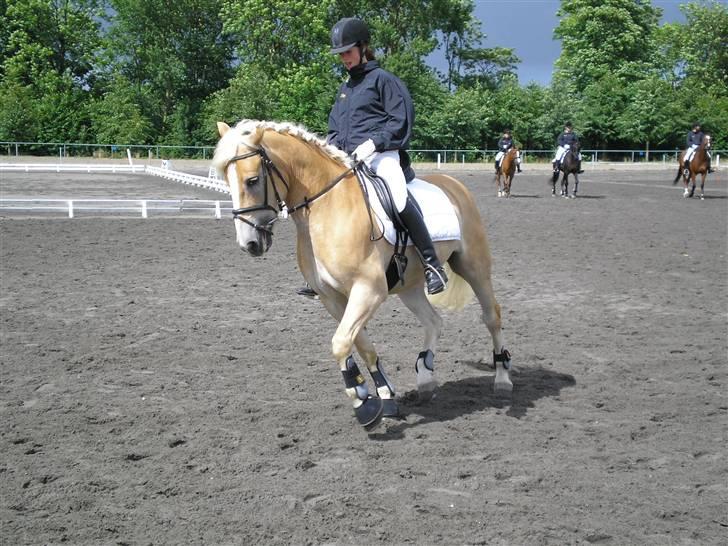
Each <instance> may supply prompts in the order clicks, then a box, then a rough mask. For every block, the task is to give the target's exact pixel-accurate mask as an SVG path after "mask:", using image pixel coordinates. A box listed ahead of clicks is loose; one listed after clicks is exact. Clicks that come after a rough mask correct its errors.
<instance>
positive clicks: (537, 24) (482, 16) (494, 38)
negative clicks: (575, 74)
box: [435, 0, 687, 85]
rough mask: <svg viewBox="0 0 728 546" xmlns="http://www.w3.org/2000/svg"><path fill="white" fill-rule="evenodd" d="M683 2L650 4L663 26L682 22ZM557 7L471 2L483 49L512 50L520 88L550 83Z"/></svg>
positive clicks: (534, 1) (500, 0) (546, 1)
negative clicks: (518, 59)
mask: <svg viewBox="0 0 728 546" xmlns="http://www.w3.org/2000/svg"><path fill="white" fill-rule="evenodd" d="M686 2H687V0H675V1H671V0H653V1H652V5H653V6H655V7H658V8H661V9H662V11H663V15H662V22H663V23H665V22H676V21H677V22H684V21H685V18H684V17H683V15H682V13H681V12H680V8H679V6H680V4H684V3H686ZM560 5H561V2H559V1H558V0H507V1H504V0H475V12H474V13H475V17H476V18H477V19H479V20H480V21H481V24H482V27H481V30H483V32H485V34H486V39H485V42H484V43H483V46H484V47H496V46H501V47H512V48H514V49H515V52H516V55H517V56H518V57H519V58H520V59H521V63H520V64H519V65H518V80H519V81H520V82H521V84H522V85H525V84H527V83H529V82H531V81H535V82H536V83H539V84H541V85H548V84H549V83H550V82H551V72H552V70H553V63H554V61H555V60H556V59H557V58H558V56H559V54H560V52H561V44H560V42H559V41H558V40H554V39H553V32H554V28H556V26H557V25H558V24H559V19H558V18H557V17H556V12H557V11H558V9H559V6H560ZM435 64H436V65H438V63H437V62H435Z"/></svg>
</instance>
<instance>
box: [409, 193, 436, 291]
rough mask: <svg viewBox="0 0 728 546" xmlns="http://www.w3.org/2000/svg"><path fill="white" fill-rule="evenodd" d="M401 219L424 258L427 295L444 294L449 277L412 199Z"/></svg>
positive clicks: (421, 256)
mask: <svg viewBox="0 0 728 546" xmlns="http://www.w3.org/2000/svg"><path fill="white" fill-rule="evenodd" d="M399 217H400V218H401V219H402V222H403V223H404V225H405V227H406V228H407V231H409V234H410V237H412V242H413V243H414V244H415V246H416V247H417V250H418V251H419V253H420V258H422V265H424V266H425V282H426V283H427V293H428V294H437V293H439V292H442V291H443V290H445V288H446V286H447V275H446V274H445V270H444V269H443V267H442V265H441V264H440V260H439V259H438V258H437V254H436V253H435V248H434V247H433V246H432V239H431V238H430V233H429V232H428V231H427V226H426V225H425V219H424V218H423V217H422V213H421V212H420V210H419V208H418V207H417V205H416V204H415V203H414V202H413V201H412V199H411V198H410V197H407V205H406V206H405V207H404V210H403V211H401V212H400V213H399Z"/></svg>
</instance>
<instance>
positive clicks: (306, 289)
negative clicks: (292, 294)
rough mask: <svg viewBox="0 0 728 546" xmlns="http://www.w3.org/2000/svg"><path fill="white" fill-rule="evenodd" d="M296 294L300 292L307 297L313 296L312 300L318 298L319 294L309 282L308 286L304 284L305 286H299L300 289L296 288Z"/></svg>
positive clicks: (300, 294)
mask: <svg viewBox="0 0 728 546" xmlns="http://www.w3.org/2000/svg"><path fill="white" fill-rule="evenodd" d="M296 294H298V295H299V296H304V297H306V298H311V299H312V300H315V299H317V298H318V294H317V293H316V291H315V290H314V289H313V288H311V286H309V284H308V283H306V286H304V287H303V288H299V289H298V290H296Z"/></svg>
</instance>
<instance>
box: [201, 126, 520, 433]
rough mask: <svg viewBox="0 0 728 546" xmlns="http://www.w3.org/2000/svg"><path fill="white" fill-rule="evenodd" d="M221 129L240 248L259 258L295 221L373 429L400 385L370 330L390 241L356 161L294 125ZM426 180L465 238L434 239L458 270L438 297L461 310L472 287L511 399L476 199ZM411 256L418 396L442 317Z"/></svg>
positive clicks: (336, 343) (406, 278)
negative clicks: (281, 223)
mask: <svg viewBox="0 0 728 546" xmlns="http://www.w3.org/2000/svg"><path fill="white" fill-rule="evenodd" d="M218 132H219V133H220V136H221V138H220V141H219V142H218V144H217V148H216V150H215V155H214V158H213V165H214V166H215V167H216V168H217V169H218V171H219V172H221V173H224V175H225V180H226V182H227V184H228V186H229V188H230V193H231V196H232V201H233V208H234V210H233V217H234V219H235V220H234V223H235V231H236V235H237V243H238V245H240V248H241V249H242V250H244V251H245V252H247V253H248V254H250V255H251V256H261V255H262V254H263V253H265V252H266V251H267V250H268V249H269V248H270V246H271V243H272V236H273V230H272V227H273V224H274V222H275V221H276V220H278V219H279V218H283V217H288V216H290V217H291V218H292V219H293V222H294V223H295V226H296V233H297V256H298V266H299V269H300V270H301V272H302V273H303V276H304V278H305V279H306V282H308V284H309V285H310V286H311V287H312V288H313V289H314V290H315V291H316V292H317V293H318V294H319V298H320V300H321V302H322V303H323V305H324V307H325V308H326V310H327V311H328V312H329V313H330V314H331V315H332V316H333V317H334V318H335V319H336V320H337V321H338V322H339V325H338V327H337V329H336V333H335V334H334V336H333V339H332V340H331V351H332V353H333V356H334V358H335V359H336V362H337V363H338V364H339V368H340V369H341V372H342V374H343V376H344V384H345V387H346V393H347V395H348V396H349V397H350V398H351V399H352V401H353V406H354V413H355V415H356V417H357V419H358V420H359V422H360V423H361V424H362V425H363V426H364V427H365V428H367V429H370V428H372V427H374V426H375V425H377V424H378V423H379V422H380V420H381V418H382V417H383V416H384V417H387V416H396V415H397V414H398V409H397V404H396V401H395V398H394V395H395V392H394V388H393V386H392V384H391V383H390V382H389V379H388V378H387V377H386V375H385V374H384V372H383V371H382V365H381V363H380V361H379V356H378V354H377V351H376V349H375V347H374V344H373V343H372V342H371V341H370V339H369V336H368V334H367V331H366V328H365V327H366V324H367V322H368V321H369V319H370V318H371V317H372V316H373V315H374V313H375V311H376V310H377V308H378V307H379V306H380V305H381V304H382V302H384V300H385V299H386V298H387V296H388V293H389V292H388V288H387V280H386V278H385V270H386V269H387V266H388V264H389V263H390V260H391V258H392V255H393V247H392V245H390V244H389V243H388V242H387V241H386V240H385V239H384V238H382V237H379V236H378V235H379V233H376V232H377V231H378V227H373V226H375V225H376V222H373V221H372V216H371V211H370V209H369V207H368V206H367V201H366V200H365V198H364V192H363V191H362V188H361V187H360V185H359V181H358V180H357V177H356V175H355V172H354V171H355V164H354V163H353V162H352V160H351V158H350V157H349V156H348V155H346V154H345V153H343V152H342V151H340V150H338V149H336V148H334V147H332V146H329V145H327V144H326V143H325V142H324V141H323V140H321V139H319V138H318V137H316V136H315V135H312V134H311V133H309V132H307V131H306V130H305V129H303V128H301V127H298V126H295V125H291V124H281V123H273V122H265V121H252V120H244V121H241V122H240V123H238V124H237V125H236V126H235V127H233V128H230V127H229V126H228V125H227V124H225V123H222V122H220V123H218ZM429 181H430V183H431V184H434V185H435V186H437V187H439V188H441V190H442V191H443V192H444V194H445V195H446V196H447V198H448V199H449V200H450V201H451V202H452V204H453V206H454V208H455V210H456V211H457V218H458V221H459V224H460V231H461V233H460V236H461V238H460V240H450V241H441V242H437V243H435V248H436V251H437V254H438V256H439V257H440V260H441V261H442V262H443V263H445V262H447V263H448V264H449V266H450V268H451V270H452V273H453V275H451V276H450V282H449V286H448V289H447V290H446V291H444V292H443V293H441V294H439V295H438V296H434V297H433V298H438V297H442V301H441V302H440V303H441V304H442V305H451V306H456V307H462V306H463V305H464V304H465V303H467V300H468V299H470V298H471V297H472V294H473V292H474V293H475V296H476V297H477V298H478V301H479V302H480V306H481V308H482V320H483V322H484V323H485V325H486V326H487V328H488V330H489V331H490V335H491V337H492V341H493V353H492V354H493V359H494V363H495V380H494V387H495V390H496V392H497V393H502V394H505V395H507V396H508V395H510V393H511V391H512V388H513V383H512V382H511V378H510V368H511V363H510V354H509V353H508V351H507V350H506V349H505V348H504V345H503V334H502V332H501V313H500V306H499V305H498V303H497V302H496V299H495V296H494V294H493V287H492V284H491V276H490V269H491V258H490V250H489V247H488V240H487V237H486V233H485V229H484V227H483V223H482V221H481V218H480V214H479V212H478V208H477V205H476V203H475V201H474V199H473V197H472V196H471V195H470V193H469V192H468V190H467V189H466V188H465V186H464V185H463V184H461V183H460V182H458V181H457V180H455V179H454V178H451V177H449V176H445V175H433V176H432V177H430V178H429ZM406 256H407V257H408V261H409V264H410V266H409V267H407V268H406V270H405V272H404V275H403V280H402V283H398V284H397V285H396V286H395V287H394V288H393V289H392V293H396V294H397V295H398V296H399V298H400V299H401V300H402V302H403V303H404V304H405V306H406V307H407V308H408V309H410V311H412V312H413V313H414V314H415V315H416V316H417V317H418V318H419V320H420V322H421V323H422V325H423V327H424V333H425V336H424V344H423V347H422V352H420V353H419V355H418V357H417V360H416V364H415V370H416V373H417V389H418V393H419V395H420V396H421V397H422V398H424V399H426V398H428V397H431V395H432V393H433V391H434V389H435V387H436V381H435V377H434V366H433V359H434V353H435V350H436V344H437V340H438V337H439V335H440V330H441V327H442V318H441V317H440V315H439V314H438V313H437V311H435V309H434V308H433V307H432V305H431V303H430V300H429V299H428V296H427V295H426V294H425V291H424V289H423V285H424V275H423V270H422V267H421V265H420V260H419V259H418V258H417V255H416V253H415V250H414V247H412V246H409V247H408V248H407V250H406ZM468 285H469V287H468ZM471 288H472V290H471ZM466 296H467V297H466ZM458 299H459V300H460V301H459V302H457V301H456V300H458ZM458 303H459V305H458ZM393 337H395V336H393ZM354 347H356V350H357V352H358V353H359V355H360V356H361V358H362V359H363V360H364V363H365V364H366V367H367V368H368V370H369V372H370V374H371V376H372V379H373V381H374V384H375V387H376V393H375V394H373V395H372V394H369V389H368V388H367V382H366V380H365V379H364V377H363V376H362V375H361V373H360V371H359V368H358V366H357V364H356V362H355V361H354V358H353V355H352V351H353V349H354Z"/></svg>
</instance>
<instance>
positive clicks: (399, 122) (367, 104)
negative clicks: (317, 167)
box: [327, 61, 415, 153]
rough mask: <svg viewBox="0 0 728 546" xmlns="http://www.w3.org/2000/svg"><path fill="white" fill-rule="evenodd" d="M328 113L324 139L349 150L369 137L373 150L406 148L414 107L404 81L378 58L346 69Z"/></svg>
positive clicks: (413, 118) (349, 151)
mask: <svg viewBox="0 0 728 546" xmlns="http://www.w3.org/2000/svg"><path fill="white" fill-rule="evenodd" d="M349 76H350V77H349V79H348V80H347V81H345V82H344V83H343V84H341V87H339V93H338V95H337V97H336V102H334V105H333V107H332V108H331V113H330V114H329V134H328V137H327V141H328V142H329V143H331V144H333V145H334V146H336V147H337V148H339V149H341V150H344V151H345V152H347V153H351V152H353V151H354V149H356V147H357V146H358V145H359V144H361V143H362V142H365V141H366V140H368V139H370V138H371V139H372V141H373V142H374V145H375V146H376V150H377V151H378V152H383V151H387V150H406V149H407V147H408V146H409V141H410V138H411V137H412V126H413V124H414V121H415V109H414V105H413V104H412V97H411V96H410V94H409V91H408V90H407V87H406V86H405V84H404V83H403V82H402V80H400V79H399V78H398V77H396V76H395V75H394V74H392V73H390V72H387V71H386V70H384V69H383V68H380V67H379V63H378V62H377V61H369V62H367V63H364V64H360V65H358V66H356V67H354V68H353V69H351V70H350V71H349Z"/></svg>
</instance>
